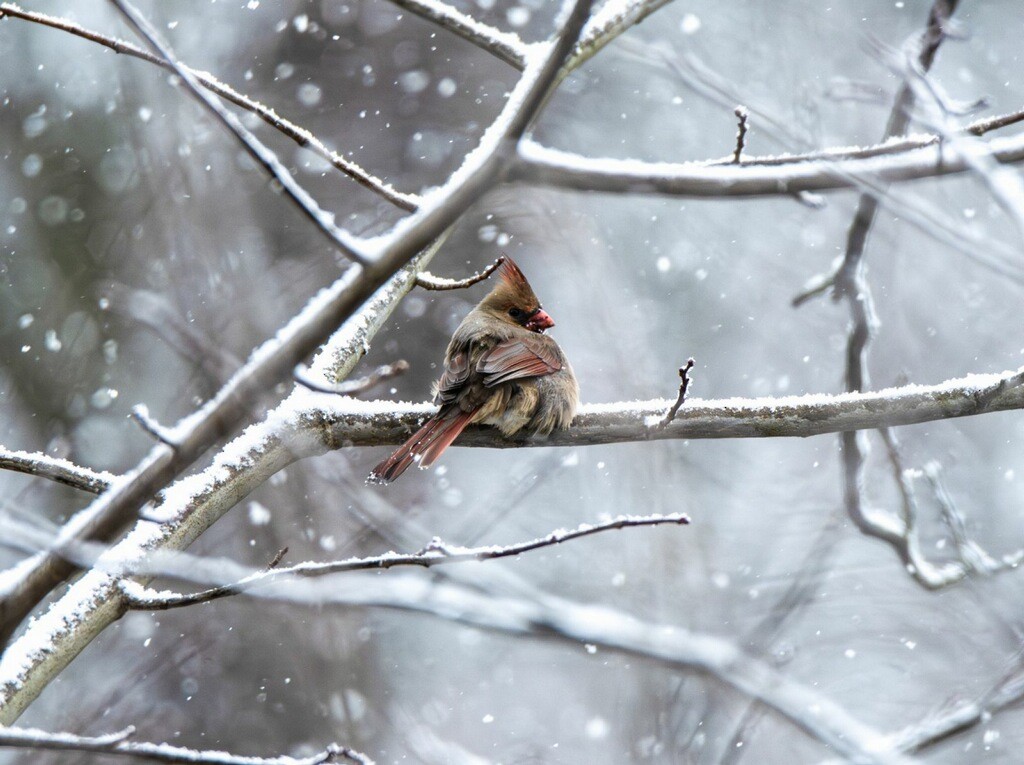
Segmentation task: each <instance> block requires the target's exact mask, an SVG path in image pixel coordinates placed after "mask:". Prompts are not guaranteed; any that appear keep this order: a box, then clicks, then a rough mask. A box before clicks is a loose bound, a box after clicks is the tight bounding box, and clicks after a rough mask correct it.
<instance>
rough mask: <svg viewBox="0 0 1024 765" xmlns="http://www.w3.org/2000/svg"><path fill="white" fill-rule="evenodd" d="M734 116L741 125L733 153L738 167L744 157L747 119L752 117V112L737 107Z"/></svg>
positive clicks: (733, 158)
mask: <svg viewBox="0 0 1024 765" xmlns="http://www.w3.org/2000/svg"><path fill="white" fill-rule="evenodd" d="M733 114H735V115H736V118H737V119H738V120H739V125H738V126H737V128H736V148H735V149H733V152H732V163H733V164H734V165H738V164H739V163H740V160H741V158H742V157H743V149H744V147H745V146H746V144H747V118H748V117H749V116H750V112H748V111H747V107H745V106H737V107H736V108H735V109H734V110H733Z"/></svg>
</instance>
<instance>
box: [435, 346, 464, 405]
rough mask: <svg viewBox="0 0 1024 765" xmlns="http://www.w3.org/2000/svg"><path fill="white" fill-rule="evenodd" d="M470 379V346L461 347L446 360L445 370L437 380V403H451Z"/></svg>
mask: <svg viewBox="0 0 1024 765" xmlns="http://www.w3.org/2000/svg"><path fill="white" fill-rule="evenodd" d="M468 380H469V348H468V347H465V348H460V349H459V350H456V351H455V352H454V353H451V354H449V355H448V356H447V357H446V358H445V360H444V372H442V373H441V379H440V380H438V382H437V398H436V400H437V403H438V404H442V405H444V404H450V403H452V402H453V401H455V399H456V398H458V395H459V391H461V390H462V388H463V387H464V386H465V385H466V381H468Z"/></svg>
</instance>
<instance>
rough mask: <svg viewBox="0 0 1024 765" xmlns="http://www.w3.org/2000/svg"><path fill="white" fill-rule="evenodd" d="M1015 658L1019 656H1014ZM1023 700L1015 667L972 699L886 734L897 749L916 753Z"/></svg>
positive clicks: (1023, 680) (1022, 680)
mask: <svg viewBox="0 0 1024 765" xmlns="http://www.w3.org/2000/svg"><path fill="white" fill-rule="evenodd" d="M1018 661H1019V656H1018ZM1021 699H1024V672H1022V671H1021V669H1020V667H1019V666H1018V667H1015V668H1013V669H1011V670H1010V671H1008V672H1006V673H1004V675H1003V676H1002V677H1001V678H1000V679H999V680H998V681H997V682H996V683H995V684H994V685H993V686H992V687H991V688H989V689H988V690H987V691H986V692H985V693H983V694H981V695H980V696H978V697H977V698H976V699H974V700H973V701H968V702H964V703H960V704H957V705H956V706H954V707H953V708H952V709H943V710H938V711H936V712H935V713H934V714H931V715H928V716H927V717H925V718H924V719H923V720H921V721H920V722H918V723H916V724H914V725H909V726H907V727H906V728H904V729H903V730H901V731H898V732H896V733H892V734H890V735H888V736H886V739H887V740H889V741H891V742H892V743H893V746H894V747H895V748H896V749H897V750H898V751H901V752H906V753H907V754H916V753H918V752H921V751H924V750H925V749H927V748H929V747H932V746H935V745H937V744H941V743H943V742H945V741H948V740H949V739H951V738H953V737H954V736H956V735H958V734H961V733H965V732H967V731H970V730H972V729H973V728H975V727H976V726H978V725H987V724H989V723H990V721H991V719H992V717H993V715H995V714H996V713H998V712H1000V711H1002V710H1004V709H1007V708H1009V707H1011V706H1014V705H1017V704H1019V703H1020V701H1021Z"/></svg>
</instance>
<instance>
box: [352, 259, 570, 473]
mask: <svg viewBox="0 0 1024 765" xmlns="http://www.w3.org/2000/svg"><path fill="white" fill-rule="evenodd" d="M498 273H499V275H500V276H501V280H500V281H499V282H498V283H497V284H496V285H494V289H492V290H491V291H490V293H488V295H487V297H485V298H484V299H483V300H481V301H480V303H479V305H477V307H476V308H474V309H473V310H472V311H470V313H469V315H468V316H467V317H466V318H465V319H463V320H462V323H461V324H460V325H459V328H458V329H456V330H455V334H454V335H452V340H451V342H450V343H449V344H448V350H447V352H446V353H445V358H444V373H443V374H442V375H441V379H440V380H439V381H438V382H437V383H436V384H435V385H434V403H435V404H439V405H440V407H441V409H440V410H439V411H438V412H437V414H435V415H434V416H433V417H431V418H430V419H429V420H427V421H426V422H425V423H424V424H423V427H421V428H420V429H419V430H417V431H416V433H415V434H413V436H412V438H410V439H409V440H408V441H406V442H405V443H404V444H403V445H402V446H401V447H399V449H398V450H397V451H396V452H395V453H394V454H392V455H391V456H390V457H388V458H387V459H386V460H384V461H383V462H382V463H380V464H379V465H377V467H375V468H374V469H373V472H371V473H370V477H369V480H370V481H373V482H376V483H388V482H390V481H393V480H395V479H396V478H398V476H400V475H402V473H404V472H405V470H406V468H408V467H409V466H410V465H412V464H413V463H417V464H419V466H420V467H421V468H426V467H430V466H431V465H433V464H434V462H435V461H436V460H437V458H438V457H440V456H441V453H442V452H444V450H445V449H447V448H448V447H449V446H450V445H451V443H452V441H454V440H455V439H456V438H458V436H459V433H461V432H462V431H463V430H464V429H465V427H466V426H467V425H469V424H470V423H481V424H483V425H493V426H494V427H496V428H498V429H499V430H500V431H501V432H502V433H504V434H505V435H506V436H511V435H513V434H514V433H520V432H523V433H527V434H539V435H545V436H546V435H547V434H548V433H550V432H551V431H552V430H554V429H555V428H566V427H568V426H569V423H571V422H572V418H573V417H574V416H575V415H576V405H577V403H578V402H579V395H580V387H579V385H578V384H577V382H576V375H574V374H573V372H572V367H571V366H569V362H568V360H566V358H565V354H563V353H562V349H561V348H559V347H558V343H556V342H555V341H554V340H553V339H551V338H550V337H548V336H547V335H545V334H544V330H546V329H549V328H551V327H553V326H555V322H553V321H552V320H551V317H550V316H548V315H547V313H545V312H544V311H543V310H542V309H541V307H540V302H539V301H538V300H537V296H536V295H534V294H533V289H532V288H531V287H530V283H529V282H528V281H526V277H525V276H523V272H522V271H520V270H519V266H517V265H516V264H515V263H514V262H513V261H512V259H511V258H509V257H508V256H505V258H504V260H503V262H502V264H501V266H500V268H499V269H498Z"/></svg>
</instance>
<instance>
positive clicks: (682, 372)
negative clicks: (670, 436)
mask: <svg viewBox="0 0 1024 765" xmlns="http://www.w3.org/2000/svg"><path fill="white" fill-rule="evenodd" d="M691 369H693V359H692V358H691V359H687V360H686V364H685V365H684V366H681V367H679V395H678V396H676V400H675V403H673V404H672V406H671V407H669V410H668V411H667V412H665V417H664V418H663V419H662V420H661V422H659V423H658V428H659V429H660V428H664V427H666V426H667V425H669V423H671V422H672V420H674V419H675V418H676V413H677V412H678V411H679V407H681V406H682V405H683V402H685V401H686V391H687V390H688V389H689V387H690V370H691Z"/></svg>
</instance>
